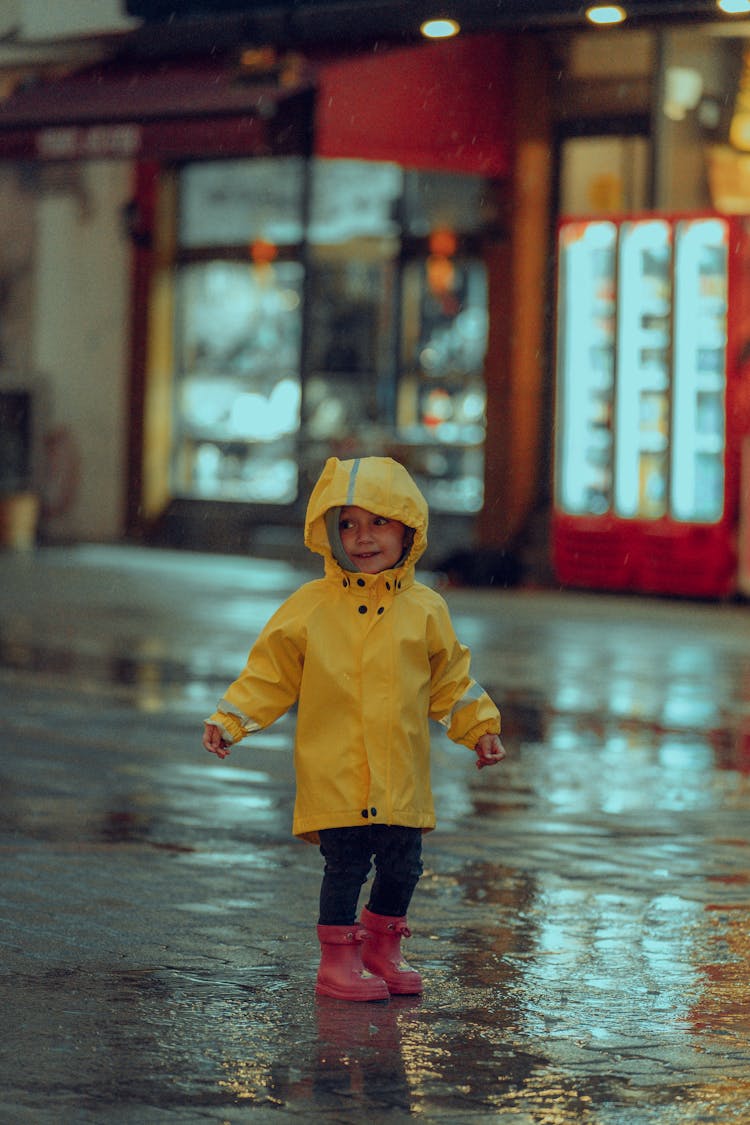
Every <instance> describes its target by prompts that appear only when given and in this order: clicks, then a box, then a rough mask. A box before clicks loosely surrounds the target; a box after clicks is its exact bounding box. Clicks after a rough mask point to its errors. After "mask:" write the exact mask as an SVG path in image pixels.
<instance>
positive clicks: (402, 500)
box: [305, 457, 428, 571]
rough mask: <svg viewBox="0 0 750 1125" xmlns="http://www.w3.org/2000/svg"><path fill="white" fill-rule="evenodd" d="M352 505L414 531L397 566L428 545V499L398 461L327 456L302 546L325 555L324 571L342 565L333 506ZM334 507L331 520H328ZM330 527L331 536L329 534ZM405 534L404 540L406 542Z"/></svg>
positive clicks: (414, 559) (309, 507) (413, 560)
mask: <svg viewBox="0 0 750 1125" xmlns="http://www.w3.org/2000/svg"><path fill="white" fill-rule="evenodd" d="M350 505H355V506H356V507H358V508H365V509H367V511H369V512H375V513H376V514H377V515H379V516H386V517H387V518H388V519H394V520H400V521H401V523H403V524H405V525H406V527H409V528H411V529H412V531H413V532H414V535H413V538H412V540H411V545H410V546H409V547H408V550H407V553H406V555H405V557H404V558H403V559H402V560H401V562H400V564H399V567H401V568H413V567H414V566H415V564H416V562H417V560H418V559H419V558H421V556H422V555H423V554H424V552H425V550H426V548H427V521H428V509H427V501H426V500H425V498H424V496H423V495H422V493H421V492H420V491H419V489H418V488H417V486H416V484H415V483H414V481H413V480H412V478H411V477H410V476H409V473H408V472H407V471H406V469H405V468H404V466H403V465H400V464H399V463H398V461H394V460H392V458H390V457H358V458H356V459H354V460H351V461H339V459H338V458H337V457H329V459H328V460H327V461H326V463H325V466H324V468H323V472H322V473H321V474H320V477H319V479H318V482H317V484H316V485H315V487H314V489H313V491H312V494H311V496H310V500H309V503H308V505H307V516H306V519H305V546H306V547H308V549H309V550H310V551H313V552H314V553H315V554H317V555H322V556H323V558H324V559H325V565H326V571H329V570H332V569H337V568H341V569H344V570H349V569H352V570H353V569H356V568H355V567H354V566H353V565H347V561H348V560H347V558H346V555H344V553H343V548H342V547H341V542H340V539H339V538H338V518H337V517H338V510H339V509H340V508H343V507H345V506H350ZM329 512H335V516H334V518H333V519H331V518H330V517H329V518H328V519H327V518H326V517H327V514H328V513H329ZM329 529H330V536H329ZM408 542H409V541H408V539H407V543H408Z"/></svg>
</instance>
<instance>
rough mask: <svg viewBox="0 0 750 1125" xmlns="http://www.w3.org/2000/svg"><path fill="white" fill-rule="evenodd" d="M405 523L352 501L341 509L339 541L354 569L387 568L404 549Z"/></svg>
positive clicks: (376, 570)
mask: <svg viewBox="0 0 750 1125" xmlns="http://www.w3.org/2000/svg"><path fill="white" fill-rule="evenodd" d="M405 533H406V526H405V525H404V524H403V523H401V521H400V520H391V519H387V518H386V517H385V516H378V515H376V513H375V512H368V511H367V509H366V508H357V507H356V506H355V505H350V506H349V507H346V508H342V509H341V515H340V517H339V534H340V536H341V543H342V545H343V548H344V550H345V551H346V553H347V555H348V556H349V558H350V559H351V560H352V562H353V563H354V565H355V566H356V568H357V570H360V571H362V572H363V573H364V574H380V572H381V571H382V570H390V568H391V567H393V566H395V565H396V563H398V562H399V560H400V559H401V556H402V555H403V553H404V535H405Z"/></svg>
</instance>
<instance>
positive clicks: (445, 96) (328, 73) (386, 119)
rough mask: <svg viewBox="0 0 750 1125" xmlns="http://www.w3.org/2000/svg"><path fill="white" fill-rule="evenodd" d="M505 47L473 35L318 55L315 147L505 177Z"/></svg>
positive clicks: (508, 130)
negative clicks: (325, 58) (323, 58)
mask: <svg viewBox="0 0 750 1125" xmlns="http://www.w3.org/2000/svg"><path fill="white" fill-rule="evenodd" d="M511 50H512V44H511V41H510V40H509V39H508V37H507V36H501V35H471V36H459V37H458V38H457V39H450V40H445V41H443V42H436V43H425V44H423V45H419V46H416V47H403V48H395V49H383V50H381V51H377V50H373V51H371V52H370V53H368V54H367V55H359V56H356V57H352V58H346V59H339V60H336V61H332V62H329V63H324V64H321V66H320V69H319V71H318V103H317V118H316V141H315V151H316V153H317V154H318V155H319V156H328V157H351V158H360V159H368V160H393V161H395V162H397V163H399V164H403V165H405V166H406V167H411V168H429V169H434V170H443V171H457V172H458V171H461V172H475V173H478V174H481V175H485V176H497V177H503V176H507V175H508V174H509V172H510V167H511V155H512V154H511V144H512V134H513V112H512V110H513V92H512V89H511V88H510V86H511V79H510V75H511V65H510V61H509V57H510V52H511Z"/></svg>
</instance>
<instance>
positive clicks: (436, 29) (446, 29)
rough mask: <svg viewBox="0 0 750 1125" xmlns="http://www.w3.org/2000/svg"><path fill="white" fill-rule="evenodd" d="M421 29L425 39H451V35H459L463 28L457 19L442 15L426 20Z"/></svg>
mask: <svg viewBox="0 0 750 1125" xmlns="http://www.w3.org/2000/svg"><path fill="white" fill-rule="evenodd" d="M419 30H420V31H421V33H422V35H424V37H425V39H450V38H451V36H453V35H458V33H459V31H460V30H461V28H460V25H459V24H458V23H457V22H456V21H455V20H452V19H447V18H445V17H441V18H440V19H431V20H425V21H424V23H423V24H422V26H421V27H420V29H419Z"/></svg>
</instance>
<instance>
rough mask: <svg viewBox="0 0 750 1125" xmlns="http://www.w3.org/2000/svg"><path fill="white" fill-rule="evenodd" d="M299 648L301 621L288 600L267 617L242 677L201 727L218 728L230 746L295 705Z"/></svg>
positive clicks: (303, 633)
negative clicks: (205, 724) (210, 726)
mask: <svg viewBox="0 0 750 1125" xmlns="http://www.w3.org/2000/svg"><path fill="white" fill-rule="evenodd" d="M305 648H306V629H305V624H304V616H303V615H302V614H301V613H300V607H299V599H298V598H297V597H295V595H292V597H291V598H289V599H288V601H286V602H285V603H284V604H283V605H282V606H281V607H280V608H279V609H278V610H277V611H276V613H275V614H274V615H273V617H271V619H270V620H269V622H268V624H267V625H266V626H265V628H264V629H263V631H262V633H261V634H260V636H259V637H258V640H257V641H256V642H255V644H254V645H253V647H252V649H251V650H250V655H249V656H248V658H247V663H246V664H245V667H244V669H243V671H242V673H241V674H240V675H239V676H238V678H237V679H236V680H235V681H234V683H232V684H230V686H229V688H227V691H226V693H225V695H224V697H223V699H221V700H220V701H219V705H218V707H217V709H216V711H215V712H214V714H213V715H212V716H211V717H210V718H209V719H208V720H207V722H209V723H214V724H215V725H216V726H217V727H219V729H220V730H221V732H222V734H223V736H224V738H225V739H226V740H227V741H228V742H231V743H235V742H239V741H240V739H241V738H244V737H245V735H247V734H251V733H252V732H253V731H256V730H263V729H264V728H265V727H267V726H270V725H271V723H273V722H274V721H275V720H276V719H278V718H280V716H281V715H283V714H284V713H285V712H286V711H288V710H289V708H290V707H291V706H292V704H293V703H295V702H296V700H297V697H298V695H299V689H300V682H301V679H302V669H303V666H304V662H305Z"/></svg>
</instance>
